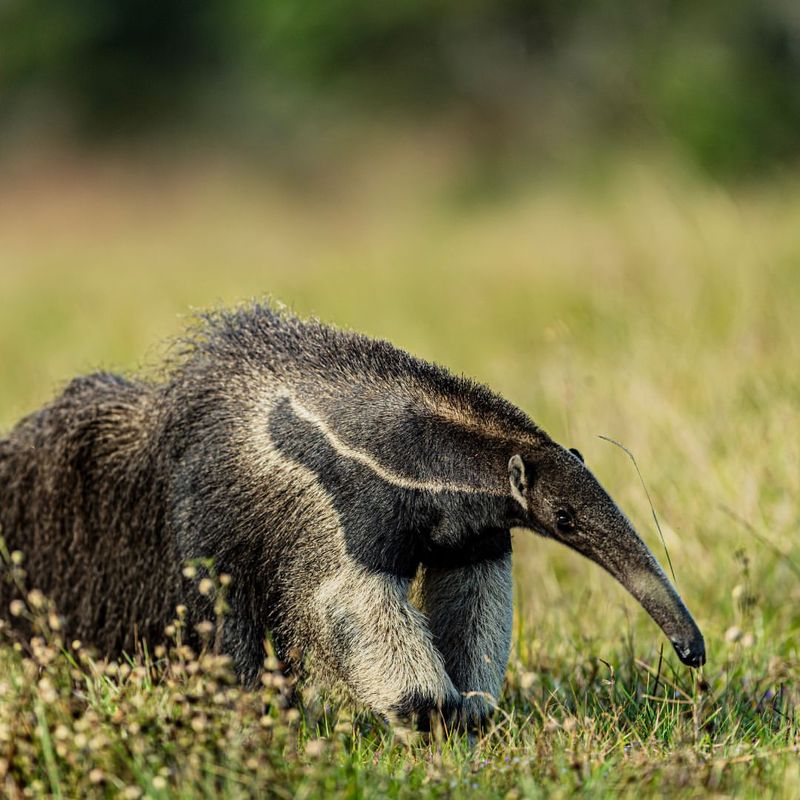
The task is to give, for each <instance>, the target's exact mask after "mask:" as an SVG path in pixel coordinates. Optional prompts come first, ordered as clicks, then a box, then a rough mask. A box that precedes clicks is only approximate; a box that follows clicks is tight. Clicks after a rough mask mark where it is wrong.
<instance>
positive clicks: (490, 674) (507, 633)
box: [416, 553, 513, 727]
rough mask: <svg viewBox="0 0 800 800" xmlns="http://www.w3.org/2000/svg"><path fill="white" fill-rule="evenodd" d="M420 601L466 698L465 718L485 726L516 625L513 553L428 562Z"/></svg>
mask: <svg viewBox="0 0 800 800" xmlns="http://www.w3.org/2000/svg"><path fill="white" fill-rule="evenodd" d="M416 589H417V591H418V595H417V596H418V600H419V603H420V605H421V607H422V609H423V610H424V611H425V613H426V614H427V615H428V618H429V621H430V627H431V631H432V633H433V637H434V644H435V645H436V647H437V649H438V650H439V651H440V652H441V653H442V655H443V657H444V661H445V666H446V668H447V672H448V674H449V675H450V677H451V678H452V680H453V683H454V684H455V686H456V689H458V691H459V692H460V693H461V694H462V696H463V697H464V700H463V703H462V706H461V720H460V721H461V723H462V724H463V725H465V726H466V727H474V726H476V725H481V724H482V723H483V722H485V720H486V719H487V718H488V716H489V715H490V714H491V712H492V709H493V707H494V706H495V705H496V702H497V699H498V698H499V696H500V691H501V689H502V686H503V679H504V676H505V671H506V665H507V663H508V653H509V648H510V644H511V626H512V615H513V606H512V578H511V554H510V553H508V554H506V555H501V556H499V557H497V558H494V559H491V560H486V561H482V562H479V563H476V564H470V565H467V566H462V567H455V568H449V569H448V568H444V567H424V568H423V572H422V574H421V575H420V578H419V583H418V586H417V587H416Z"/></svg>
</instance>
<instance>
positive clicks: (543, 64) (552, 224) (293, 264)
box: [0, 0, 800, 683]
mask: <svg viewBox="0 0 800 800" xmlns="http://www.w3.org/2000/svg"><path fill="white" fill-rule="evenodd" d="M0 147H2V154H0V428H2V429H7V428H8V427H9V426H10V425H12V424H13V422H14V421H15V420H16V419H18V418H19V417H20V416H21V415H23V414H24V413H27V412H29V411H31V410H33V409H34V408H36V407H37V406H38V405H41V404H42V403H44V402H45V401H46V400H47V399H48V398H49V397H51V396H52V394H53V393H54V392H55V391H57V390H58V388H59V387H60V386H61V385H62V384H63V383H64V382H65V381H66V380H67V379H69V378H70V377H71V376H72V375H75V374H77V373H80V372H85V371H88V370H92V369H96V368H109V369H120V370H135V369H139V368H147V367H148V366H151V365H154V364H157V363H158V362H159V359H160V358H161V356H162V355H163V352H164V346H163V344H162V343H163V342H164V341H165V340H166V339H168V338H169V337H171V336H175V335H178V334H179V333H180V331H181V329H182V326H183V325H184V324H185V320H186V317H187V316H188V315H189V314H190V313H191V310H192V308H206V307H208V306H209V305H214V304H216V303H235V302H238V301H241V300H244V299H247V298H250V297H253V296H260V295H264V294H270V295H272V296H274V297H275V298H277V299H278V300H281V301H282V302H284V303H286V304H287V305H289V306H290V307H292V308H295V309H296V310H297V311H299V312H301V313H304V314H305V313H314V314H317V315H319V316H321V317H322V318H324V319H326V320H330V321H332V322H335V323H337V324H339V325H343V326H347V327H352V328H356V329H360V330H363V331H366V332H368V333H370V334H373V335H379V336H384V337H387V338H390V339H392V340H393V341H395V342H396V343H398V344H399V345H401V346H404V347H406V348H408V349H410V350H412V351H414V352H415V353H417V354H419V355H421V356H424V357H427V358H431V359H435V360H437V361H439V362H441V363H443V364H446V365H448V366H449V367H451V368H452V369H453V370H455V371H457V372H465V373H468V374H470V375H472V376H474V377H476V378H478V379H480V380H483V381H485V382H487V383H489V384H490V385H491V386H492V387H493V388H495V389H496V390H498V391H499V392H501V393H503V394H504V395H506V396H507V397H508V398H509V399H510V400H512V401H514V402H516V403H517V404H519V405H520V406H521V407H522V408H524V409H525V410H526V411H528V412H529V413H530V414H531V416H533V418H534V419H536V420H537V421H538V422H539V423H540V424H542V425H543V426H544V427H545V428H546V429H547V430H548V431H550V432H551V433H552V434H553V435H554V436H555V437H556V438H557V439H559V440H561V441H562V442H564V443H565V444H568V445H572V446H577V447H579V448H580V449H581V450H582V451H583V452H584V454H585V455H586V457H587V461H588V463H589V464H590V466H591V467H592V468H593V469H595V471H596V472H597V474H598V475H599V477H600V478H601V480H602V481H603V482H604V483H605V484H607V485H608V487H609V489H610V490H611V493H612V494H613V495H614V496H615V497H617V498H618V499H619V501H620V503H621V504H622V506H623V507H624V508H625V510H626V511H627V512H628V513H629V514H630V515H631V517H632V518H633V519H634V521H635V522H636V523H637V525H638V526H639V528H640V530H641V531H642V533H643V536H644V537H645V539H646V540H647V541H648V543H649V544H650V545H651V546H652V547H653V549H654V550H655V551H656V553H657V554H658V556H659V558H660V559H661V560H662V562H663V561H664V553H663V547H662V545H661V543H660V542H659V540H658V537H657V535H656V533H655V530H654V527H653V524H652V517H651V512H650V508H649V506H648V504H647V502H646V498H645V496H644V494H643V492H642V488H641V486H640V484H639V482H638V478H637V476H636V473H635V471H634V470H633V467H632V465H631V463H630V461H629V460H628V459H627V457H626V456H625V455H624V454H623V453H622V452H621V451H620V450H618V449H616V448H614V447H613V446H612V445H610V444H608V443H606V442H604V441H602V440H601V439H599V438H598V436H599V435H601V434H602V435H606V436H610V437H613V438H614V439H617V440H619V441H621V442H623V443H624V444H625V445H626V446H627V447H629V448H630V449H631V450H632V451H633V452H634V453H635V454H636V456H637V458H638V460H639V463H640V466H641V468H642V471H643V473H644V475H645V478H646V480H647V482H648V485H649V488H650V491H651V495H652V497H653V501H654V504H655V506H656V509H657V511H658V512H659V515H660V517H661V520H662V525H663V528H664V532H665V537H666V541H667V545H668V547H669V548H670V552H671V554H672V561H673V563H674V565H675V570H676V576H677V582H678V586H679V589H680V590H681V591H682V593H683V594H684V596H685V597H686V600H687V604H688V605H689V606H690V608H691V609H692V610H693V611H694V613H695V614H696V616H697V618H698V621H699V623H700V624H701V626H702V627H703V629H704V631H705V632H706V633H707V635H708V638H709V653H710V662H711V665H710V667H709V675H710V676H711V677H710V680H711V681H712V683H713V681H715V680H719V681H722V680H723V677H722V676H723V671H724V664H725V658H727V657H728V655H726V654H728V653H731V652H733V648H734V647H740V645H738V644H735V643H732V644H730V648H728V645H726V644H725V643H724V634H725V631H726V630H729V629H730V628H731V626H733V625H736V626H739V627H740V628H742V629H743V630H745V631H747V632H748V633H750V634H752V636H753V637H755V641H757V642H762V643H764V644H765V646H764V647H763V648H762V649H761V650H759V651H758V653H759V654H758V657H757V658H758V659H760V660H759V661H758V664H755V663H754V670H755V671H756V672H758V670H760V669H761V668H762V667H764V671H766V664H767V663H769V659H770V658H771V657H773V656H774V655H775V654H780V655H781V656H782V657H784V658H787V659H792V658H794V659H795V660H794V661H791V663H792V664H794V665H795V666H794V667H793V668H794V669H796V668H797V667H796V664H797V660H796V645H795V642H796V640H797V634H798V632H800V617H799V616H798V611H797V609H798V608H800V603H798V601H800V593H799V592H800V590H798V583H797V575H796V573H795V571H794V570H796V569H797V567H796V564H797V563H800V552H798V545H797V541H798V537H797V531H798V522H799V521H800V519H799V518H798V509H797V497H798V496H800V451H799V450H798V448H799V447H800V422H799V421H798V403H800V371H799V370H798V363H800V352H798V350H799V349H800V348H799V347H798V319H799V318H800V271H799V267H800V187H798V182H797V177H798V169H797V168H798V155H799V154H800V5H798V4H797V3H796V2H792V0H762V1H761V2H744V1H743V0H727V2H724V3H723V2H721V1H719V0H710V1H709V2H703V3H697V2H685V1H684V0H674V1H673V2H666V1H664V2H647V3H640V4H631V3H623V2H621V1H619V0H597V1H596V2H585V3H576V2H555V0H537V1H536V2H526V3H523V2H519V1H518V0H493V2H487V1H486V0H459V2H456V1H455V0H409V2H405V3H395V4H385V3H384V4H380V3H364V2H357V0H327V1H326V2H322V0H293V2H287V1H286V0H278V2H267V3H259V2H255V1H254V0H226V2H221V1H220V0H207V2H202V3H200V2H192V0H161V2H158V3H149V2H142V1H141V0H140V1H138V2H137V1H136V0H116V1H115V2H101V0H72V2H69V3H68V2H65V0H5V1H4V2H3V3H2V4H0ZM515 546H516V548H517V553H518V556H519V557H518V558H517V570H518V575H519V586H520V590H519V592H518V604H517V605H518V609H519V612H520V620H522V622H523V623H524V625H525V626H526V628H525V630H526V631H527V633H526V635H525V636H520V637H518V641H517V647H518V648H519V653H520V657H521V658H523V659H524V661H525V664H526V665H527V666H528V667H531V668H533V669H534V670H535V671H540V670H546V669H547V665H548V664H552V663H556V661H557V659H558V658H562V663H563V664H567V665H569V664H571V663H573V660H574V659H575V658H578V654H579V653H585V652H591V653H596V654H600V655H603V654H605V655H606V656H607V658H609V659H610V660H612V661H613V660H614V658H615V657H617V658H619V657H620V652H622V651H624V652H628V648H629V647H630V650H631V652H632V651H633V650H634V649H635V652H636V653H637V655H640V656H642V657H644V658H646V659H650V660H652V659H654V658H657V653H658V648H659V646H660V645H661V643H662V637H661V636H660V634H659V633H658V631H657V630H656V629H655V627H654V626H653V625H652V623H651V622H649V621H648V620H647V619H646V618H645V615H644V614H643V612H641V611H640V610H639V609H636V608H635V606H634V605H633V604H632V603H631V602H630V601H629V600H628V599H626V598H625V597H624V595H623V593H622V591H621V590H620V589H618V588H617V587H616V586H615V585H614V584H612V582H611V581H610V579H609V578H607V576H605V575H603V574H602V573H601V572H600V570H598V569H597V568H596V567H593V566H592V565H590V564H588V563H587V562H584V561H582V560H581V559H579V558H577V557H576V556H574V555H573V554H571V553H568V552H567V551H566V550H565V549H564V548H556V547H554V546H551V545H550V544H548V543H546V542H543V541H541V540H534V539H533V538H524V537H518V541H517V544H516V545H515ZM742 587H746V590H745V589H743V588H742ZM743 598H744V599H743ZM587 609H592V614H591V615H587V614H586V610H587ZM633 632H635V633H636V637H637V639H636V641H637V644H636V647H635V648H633V647H632V646H631V645H630V643H631V641H632V639H631V637H632V636H633ZM738 641H740V640H739V639H735V640H734V639H731V642H738ZM745 641H749V640H745ZM766 643H768V646H766ZM612 646H613V647H621V648H622V651H612V653H611V654H610V655H609V654H608V653H607V648H609V647H612ZM537 648H538V649H537ZM726 648H728V649H726ZM754 652H755V651H754ZM745 657H747V654H746V653H745ZM753 659H756V656H753ZM714 665H716V666H714ZM565 669H566V674H569V669H570V668H569V666H567V667H565Z"/></svg>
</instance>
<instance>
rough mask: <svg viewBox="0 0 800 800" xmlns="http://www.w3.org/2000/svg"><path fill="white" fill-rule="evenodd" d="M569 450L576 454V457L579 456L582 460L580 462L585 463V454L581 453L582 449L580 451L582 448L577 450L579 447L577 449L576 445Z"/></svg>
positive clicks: (579, 459)
mask: <svg viewBox="0 0 800 800" xmlns="http://www.w3.org/2000/svg"><path fill="white" fill-rule="evenodd" d="M569 451H570V453H572V455H574V456H575V458H577V459H578V461H580V462H581V464H583V463H584V460H583V454H582V453H581V451H580V450H577V449H576V448H574V447H570V449H569Z"/></svg>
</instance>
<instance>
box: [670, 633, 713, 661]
mask: <svg viewBox="0 0 800 800" xmlns="http://www.w3.org/2000/svg"><path fill="white" fill-rule="evenodd" d="M672 646H673V647H674V648H675V652H676V653H677V654H678V658H680V660H681V661H682V662H683V663H684V664H686V666H687V667H702V666H703V664H705V663H706V645H705V642H704V641H703V640H702V639H700V640H699V641H694V642H689V643H685V642H679V641H675V640H673V642H672Z"/></svg>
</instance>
